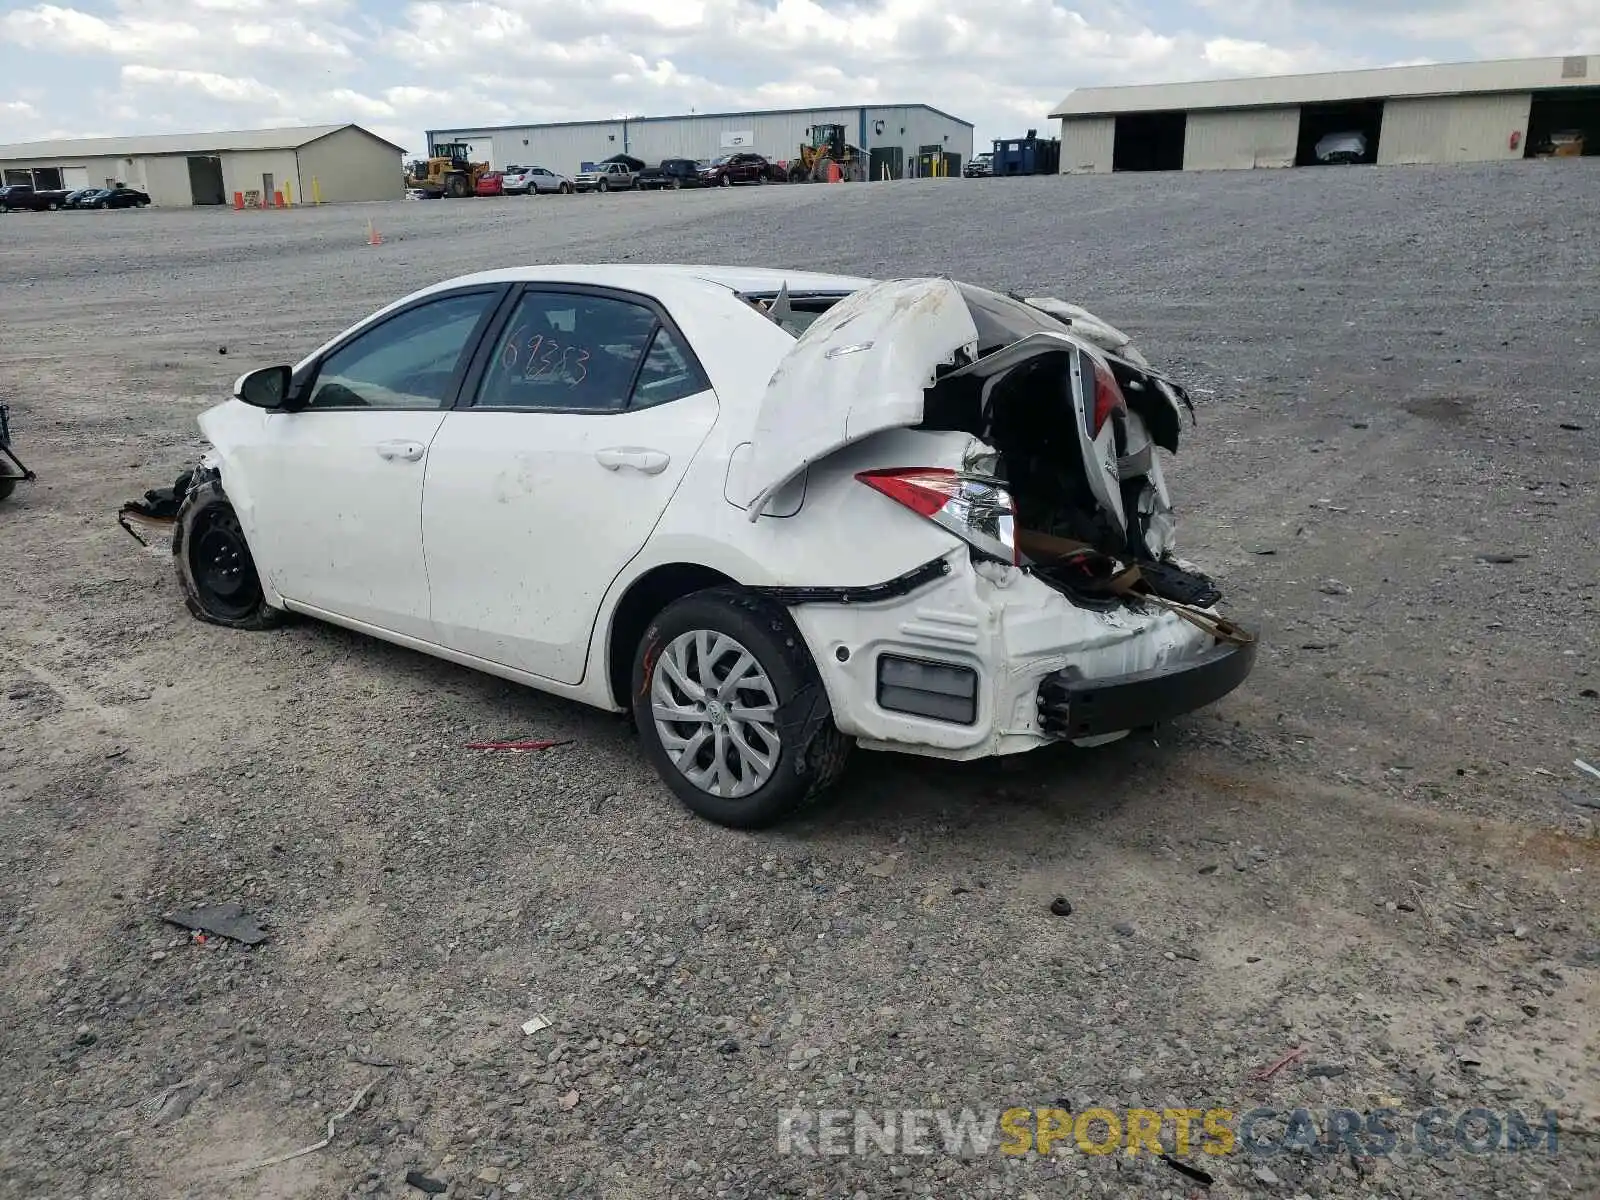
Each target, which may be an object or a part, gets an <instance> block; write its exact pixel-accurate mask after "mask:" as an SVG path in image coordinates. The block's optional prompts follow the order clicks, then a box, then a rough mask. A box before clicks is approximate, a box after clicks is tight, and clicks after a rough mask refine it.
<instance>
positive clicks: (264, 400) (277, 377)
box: [233, 367, 294, 409]
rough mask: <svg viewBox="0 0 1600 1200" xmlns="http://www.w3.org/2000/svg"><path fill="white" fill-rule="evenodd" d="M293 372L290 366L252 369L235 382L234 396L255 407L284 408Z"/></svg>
mask: <svg viewBox="0 0 1600 1200" xmlns="http://www.w3.org/2000/svg"><path fill="white" fill-rule="evenodd" d="M293 374H294V372H293V370H292V369H291V368H289V367H262V368H260V369H259V370H255V371H250V372H248V373H246V374H244V375H241V376H239V378H238V379H237V380H236V381H235V382H234V385H233V397H234V399H235V400H243V401H244V402H245V403H246V404H249V405H252V406H254V407H255V408H267V409H275V408H282V407H283V402H284V400H285V399H286V398H287V397H288V395H289V380H290V378H291V376H292V375H293Z"/></svg>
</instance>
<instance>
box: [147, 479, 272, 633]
mask: <svg viewBox="0 0 1600 1200" xmlns="http://www.w3.org/2000/svg"><path fill="white" fill-rule="evenodd" d="M172 557H173V560H174V561H175V562H176V564H177V568H178V584H179V586H180V587H182V588H183V602H184V604H185V605H186V606H187V607H188V609H189V611H190V613H192V614H193V615H194V616H195V617H196V618H197V619H199V620H201V621H205V622H207V623H209V624H212V625H223V626H226V627H228V628H229V629H271V628H273V627H274V626H276V625H281V624H282V623H283V620H284V615H285V614H284V613H283V612H282V611H280V610H279V609H276V608H273V607H272V606H271V605H270V604H268V603H267V600H266V596H265V594H264V593H263V591H262V588H261V577H260V575H259V574H257V572H256V564H255V559H253V558H252V557H251V555H250V547H249V545H248V544H247V543H246V541H245V536H244V530H243V529H242V528H241V527H240V525H239V517H238V514H237V513H235V512H234V511H233V505H232V504H231V503H230V502H229V501H228V495H227V493H226V492H224V491H223V490H222V484H221V482H220V481H218V480H216V479H209V480H207V481H206V482H204V483H202V484H200V485H199V486H198V487H192V488H190V489H189V492H188V494H186V495H185V496H184V498H183V503H182V505H181V506H180V507H179V509H178V519H177V522H176V528H174V530H173V533H172Z"/></svg>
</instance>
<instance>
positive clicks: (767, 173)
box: [700, 150, 782, 187]
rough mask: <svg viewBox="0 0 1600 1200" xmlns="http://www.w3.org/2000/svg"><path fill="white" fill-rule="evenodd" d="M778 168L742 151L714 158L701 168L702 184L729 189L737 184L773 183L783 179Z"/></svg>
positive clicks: (756, 155)
mask: <svg viewBox="0 0 1600 1200" xmlns="http://www.w3.org/2000/svg"><path fill="white" fill-rule="evenodd" d="M781 178H782V176H781V175H780V174H779V173H778V168H777V167H774V166H773V165H772V164H771V163H770V162H768V161H767V160H766V159H765V158H763V157H762V156H761V155H759V154H751V153H749V152H748V151H744V150H741V151H739V152H738V153H736V154H724V155H723V156H722V157H721V158H713V159H712V160H711V162H710V163H708V164H707V165H706V166H704V167H701V168H700V182H701V183H703V184H705V185H707V186H710V185H713V184H715V185H716V186H717V187H728V186H729V185H730V184H735V183H771V182H773V181H775V180H778V179H781Z"/></svg>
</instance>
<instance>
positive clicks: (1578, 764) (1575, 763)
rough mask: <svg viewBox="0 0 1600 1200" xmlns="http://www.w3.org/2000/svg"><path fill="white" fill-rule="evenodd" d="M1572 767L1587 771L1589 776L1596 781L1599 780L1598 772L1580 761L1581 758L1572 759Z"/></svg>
mask: <svg viewBox="0 0 1600 1200" xmlns="http://www.w3.org/2000/svg"><path fill="white" fill-rule="evenodd" d="M1572 765H1573V766H1575V767H1577V768H1578V770H1580V771H1587V772H1588V773H1589V774H1590V775H1593V776H1594V777H1595V778H1596V779H1600V770H1597V769H1596V768H1594V767H1592V766H1590V765H1589V764H1588V763H1586V762H1584V761H1583V759H1581V758H1575V759H1573V760H1572Z"/></svg>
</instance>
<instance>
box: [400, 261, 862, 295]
mask: <svg viewBox="0 0 1600 1200" xmlns="http://www.w3.org/2000/svg"><path fill="white" fill-rule="evenodd" d="M525 282H526V283H586V284H592V285H594V286H596V287H615V288H624V289H632V290H644V291H650V290H651V289H652V288H654V287H659V286H661V285H663V284H667V285H677V286H679V287H682V286H684V285H688V286H690V287H693V286H694V285H695V284H696V283H698V284H701V285H703V286H704V287H705V288H706V289H707V290H712V289H716V290H722V289H731V290H733V291H736V292H776V291H777V290H778V289H779V288H781V287H783V286H784V285H785V284H787V285H788V287H789V290H790V291H791V292H854V291H859V290H860V289H861V288H863V287H867V286H868V285H870V284H872V283H874V282H876V281H875V280H872V279H865V278H862V277H859V276H853V275H830V274H826V273H823V272H819V271H787V270H784V269H783V268H781V267H733V266H717V265H706V266H696V265H693V264H688V263H548V264H539V265H528V266H519V267H501V268H499V269H498V270H493V271H479V272H477V273H476V274H472V275H461V276H458V277H456V278H454V279H446V280H441V281H440V282H439V283H436V284H433V285H432V286H431V287H427V288H424V289H423V290H422V292H418V293H416V294H417V295H422V294H424V293H426V292H435V291H443V290H445V289H447V288H455V287H466V286H470V285H472V284H476V283H525Z"/></svg>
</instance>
